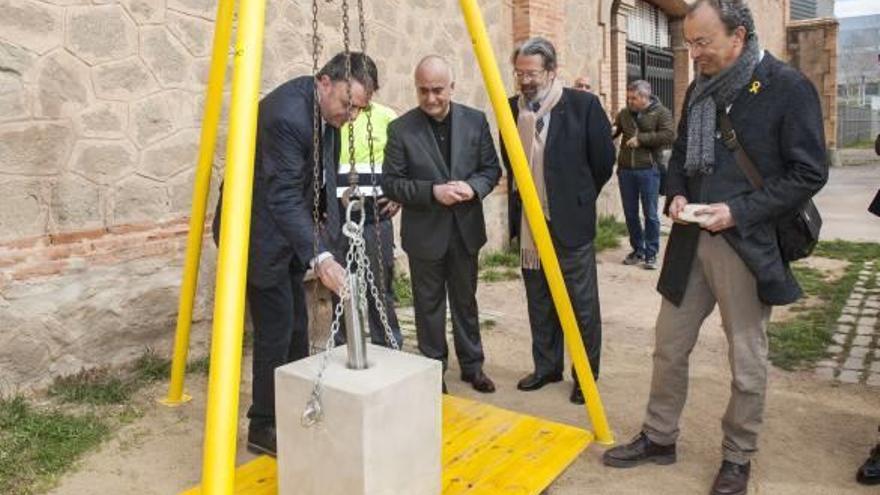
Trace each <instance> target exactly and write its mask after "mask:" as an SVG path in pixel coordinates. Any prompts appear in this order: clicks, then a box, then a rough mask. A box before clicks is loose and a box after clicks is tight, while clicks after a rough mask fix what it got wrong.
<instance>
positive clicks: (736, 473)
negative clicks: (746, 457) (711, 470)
mask: <svg viewBox="0 0 880 495" xmlns="http://www.w3.org/2000/svg"><path fill="white" fill-rule="evenodd" d="M751 468H752V463H750V462H747V463H745V464H736V463H733V462H730V461H723V462H722V463H721V469H719V470H718V475H716V476H715V482H714V483H712V495H745V493H746V491H747V490H748V488H749V472H750V471H751Z"/></svg>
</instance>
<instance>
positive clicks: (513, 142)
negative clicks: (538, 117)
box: [459, 0, 614, 444]
mask: <svg viewBox="0 0 880 495" xmlns="http://www.w3.org/2000/svg"><path fill="white" fill-rule="evenodd" d="M459 4H460V5H461V10H462V13H463V14H464V18H465V21H466V23H467V27H468V31H469V32H470V35H471V41H472V42H473V45H474V52H475V53H476V56H477V60H478V61H479V63H480V69H481V70H482V72H483V81H484V82H485V84H486V90H487V91H488V92H489V98H490V99H491V100H492V107H493V108H494V109H495V118H496V119H497V120H498V127H499V129H500V130H501V136H502V137H503V138H504V145H505V147H506V148H507V156H508V158H509V159H510V165H511V167H512V168H513V178H514V179H515V180H516V185H517V188H518V190H519V194H520V197H521V198H522V202H523V207H524V208H525V213H526V218H527V219H528V222H529V226H530V227H531V229H532V235H533V237H534V238H535V245H536V247H537V248H538V254H539V255H540V257H541V264H542V265H543V267H544V273H545V274H546V276H547V283H548V284H549V285H550V294H551V296H552V297H553V302H554V303H555V305H556V311H557V313H559V320H560V322H561V323H562V330H563V333H564V334H565V340H566V342H568V344H569V350H570V351H571V357H572V361H573V362H574V369H575V372H576V373H577V376H578V379H579V381H580V384H581V387H582V389H583V391H584V396H585V397H586V408H587V414H589V416H590V420H591V421H592V423H593V428H594V429H595V433H596V441H597V442H599V443H602V444H612V443H614V436H613V435H612V433H611V429H610V427H609V426H608V419H607V418H606V417H605V409H604V407H603V406H602V399H601V398H600V397H599V389H598V388H597V387H596V382H595V380H593V372H592V370H591V369H590V362H589V361H588V360H587V354H586V352H585V350H584V342H583V340H582V339H581V334H580V332H579V331H578V326H577V321H576V320H575V316H574V309H573V308H572V306H571V300H569V297H568V291H567V289H566V288H565V281H564V279H563V278H562V270H561V269H560V268H559V260H558V259H557V258H556V250H555V249H554V248H553V242H552V241H551V240H550V231H549V230H548V228H547V222H546V221H545V220H544V213H543V212H542V211H541V204H540V203H539V201H538V193H537V190H536V189H535V184H534V182H533V181H532V174H531V172H530V170H529V167H528V162H527V161H526V154H525V152H524V151H523V147H522V142H521V141H520V139H519V134H518V133H517V129H516V123H515V122H514V121H513V113H512V112H511V111H510V106H509V104H508V102H507V93H506V92H505V91H504V83H503V82H502V80H501V73H500V72H499V70H498V64H497V62H496V61H495V54H494V53H493V51H492V45H491V43H490V42H489V35H488V34H487V33H486V26H485V24H484V23H483V15H482V13H481V12H480V7H479V5H477V2H476V0H460V1H459Z"/></svg>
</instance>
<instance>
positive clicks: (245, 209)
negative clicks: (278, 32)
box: [202, 0, 266, 495]
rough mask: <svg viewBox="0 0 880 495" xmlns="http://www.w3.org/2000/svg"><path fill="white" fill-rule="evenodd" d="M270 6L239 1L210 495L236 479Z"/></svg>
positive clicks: (215, 342) (206, 479)
mask: <svg viewBox="0 0 880 495" xmlns="http://www.w3.org/2000/svg"><path fill="white" fill-rule="evenodd" d="M265 10H266V2H265V0H242V2H241V4H240V7H239V16H238V26H237V27H238V39H237V40H236V44H235V66H234V67H235V68H234V73H233V79H232V104H231V109H230V116H229V140H228V141H227V144H226V147H227V157H228V159H227V163H226V176H225V181H224V184H225V185H224V186H223V187H224V190H223V213H222V216H221V224H222V225H223V227H222V228H221V230H220V252H219V254H218V258H217V283H216V287H217V292H216V297H215V299H214V333H213V336H212V341H211V370H210V374H209V377H208V404H207V412H206V418H205V448H204V452H203V464H202V493H204V494H208V495H221V494H223V495H231V494H232V492H233V486H234V482H235V445H236V435H237V433H238V393H239V385H240V378H241V352H242V348H241V344H242V342H241V341H242V333H243V329H244V300H245V283H246V279H247V265H248V241H249V236H250V226H251V221H250V220H251V196H252V191H253V181H254V166H253V162H254V148H255V141H256V124H257V104H258V99H259V96H260V66H261V62H262V57H263V24H264V20H265V19H264V18H265Z"/></svg>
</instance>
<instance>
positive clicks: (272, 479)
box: [181, 455, 278, 495]
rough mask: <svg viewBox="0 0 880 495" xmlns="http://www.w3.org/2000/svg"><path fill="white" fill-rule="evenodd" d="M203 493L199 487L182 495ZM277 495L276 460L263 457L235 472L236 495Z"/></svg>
mask: <svg viewBox="0 0 880 495" xmlns="http://www.w3.org/2000/svg"><path fill="white" fill-rule="evenodd" d="M201 493H202V490H201V487H200V486H197V487H195V488H192V489H190V490H187V491H185V492H183V493H182V494H181V495H201ZM277 493H278V474H277V465H276V463H275V459H274V458H272V457H269V456H265V455H261V456H259V457H257V458H256V459H254V460H252V461H250V462H247V463H245V464H242V465H241V466H239V467H238V469H236V470H235V494H236V495H276V494H277Z"/></svg>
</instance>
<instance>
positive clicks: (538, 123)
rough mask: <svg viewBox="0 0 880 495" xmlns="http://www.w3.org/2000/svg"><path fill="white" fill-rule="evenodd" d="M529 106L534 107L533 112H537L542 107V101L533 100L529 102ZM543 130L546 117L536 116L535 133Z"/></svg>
mask: <svg viewBox="0 0 880 495" xmlns="http://www.w3.org/2000/svg"><path fill="white" fill-rule="evenodd" d="M529 108H531V109H532V112H534V113H536V114H537V113H538V110H540V109H541V102H538V101H533V102H531V103H529ZM543 130H544V119H543V118H536V120H535V133H536V134H541V131H543Z"/></svg>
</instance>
